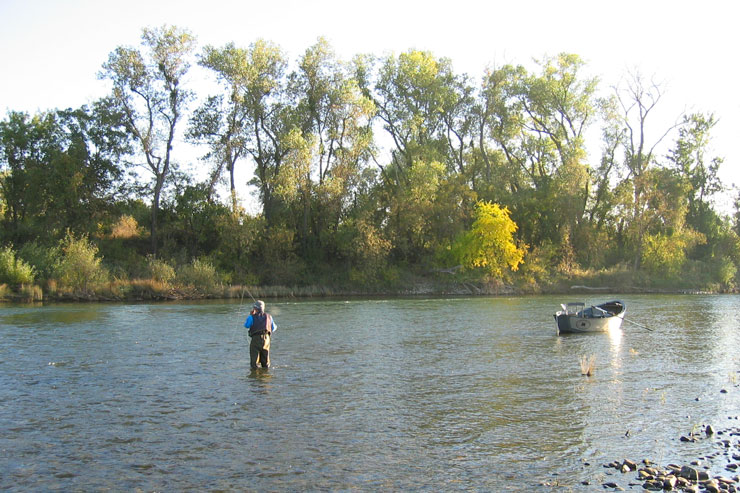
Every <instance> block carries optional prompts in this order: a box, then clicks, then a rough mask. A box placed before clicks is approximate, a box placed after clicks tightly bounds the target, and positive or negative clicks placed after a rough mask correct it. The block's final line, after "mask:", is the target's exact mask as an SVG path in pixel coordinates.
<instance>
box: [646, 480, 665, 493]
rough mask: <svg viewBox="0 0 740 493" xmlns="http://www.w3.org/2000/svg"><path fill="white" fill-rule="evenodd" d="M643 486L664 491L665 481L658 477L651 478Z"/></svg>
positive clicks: (647, 488) (651, 489)
mask: <svg viewBox="0 0 740 493" xmlns="http://www.w3.org/2000/svg"><path fill="white" fill-rule="evenodd" d="M642 487H643V488H644V489H646V490H650V491H662V490H663V481H658V480H657V479H650V480H648V481H645V484H643V485H642Z"/></svg>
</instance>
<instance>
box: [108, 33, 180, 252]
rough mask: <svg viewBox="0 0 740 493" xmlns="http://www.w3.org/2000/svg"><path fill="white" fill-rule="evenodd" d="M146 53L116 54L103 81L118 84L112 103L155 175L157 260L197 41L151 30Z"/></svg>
mask: <svg viewBox="0 0 740 493" xmlns="http://www.w3.org/2000/svg"><path fill="white" fill-rule="evenodd" d="M142 47H143V49H144V50H145V51H144V52H142V51H140V50H137V49H133V48H126V47H118V48H116V49H115V51H113V52H112V53H111V54H110V55H109V57H108V61H107V62H106V63H105V64H103V70H102V71H101V73H100V77H101V78H103V79H108V80H110V81H111V82H112V83H113V93H112V96H111V101H113V102H114V104H115V105H116V107H117V109H118V110H119V111H120V113H121V115H122V117H123V125H124V126H125V128H126V130H127V131H128V132H129V133H130V134H131V135H132V136H133V138H134V139H135V141H136V142H137V143H138V146H139V150H140V152H141V154H142V155H143V157H144V161H145V164H146V168H147V169H148V170H149V171H150V172H151V174H152V183H151V184H150V193H151V199H152V204H151V207H152V210H151V249H152V253H154V254H155V255H156V252H157V240H158V238H157V230H158V223H157V220H158V214H159V204H160V200H161V195H162V190H163V188H164V186H165V183H166V181H167V179H168V178H169V177H170V173H171V172H172V170H173V167H174V165H175V162H174V160H173V154H172V153H173V150H174V144H175V137H176V135H177V134H176V130H177V126H178V124H179V123H180V120H181V119H182V117H183V113H184V110H185V105H186V103H187V102H188V100H189V98H190V93H189V91H187V90H186V89H185V88H184V87H183V85H182V84H183V79H184V77H185V75H186V74H187V72H188V69H189V68H190V62H189V57H190V55H191V53H192V52H193V50H194V48H195V38H194V37H193V35H191V34H190V33H189V32H188V31H186V30H182V29H179V28H177V27H174V26H167V25H165V26H162V27H160V28H156V29H148V28H147V29H144V30H143V32H142Z"/></svg>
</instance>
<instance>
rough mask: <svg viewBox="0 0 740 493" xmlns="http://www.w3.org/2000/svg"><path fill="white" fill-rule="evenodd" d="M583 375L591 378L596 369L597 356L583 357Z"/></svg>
mask: <svg viewBox="0 0 740 493" xmlns="http://www.w3.org/2000/svg"><path fill="white" fill-rule="evenodd" d="M580 363H581V375H584V376H587V377H590V376H591V375H593V374H594V370H595V369H596V356H595V355H593V354H592V355H591V356H581V361H580Z"/></svg>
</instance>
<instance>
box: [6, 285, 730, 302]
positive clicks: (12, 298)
mask: <svg viewBox="0 0 740 493" xmlns="http://www.w3.org/2000/svg"><path fill="white" fill-rule="evenodd" d="M132 287H133V288H132ZM35 288H36V289H28V288H26V287H19V288H18V289H17V290H13V291H9V290H7V289H6V290H5V292H3V293H0V303H64V302H91V303H95V302H143V301H149V302H167V301H197V300H230V299H243V298H246V297H256V298H271V299H309V298H336V297H345V298H357V297H378V296H381V297H383V296H386V297H387V296H393V297H396V296H400V297H402V296H412V297H417V296H431V297H438V296H530V295H589V296H593V295H597V294H599V293H601V294H604V295H616V294H658V295H659V294H680V295H721V294H737V293H738V290H732V291H719V290H707V289H702V288H694V289H692V288H675V289H666V288H659V287H647V286H614V287H611V286H589V285H586V284H569V283H563V282H561V283H557V284H553V285H549V286H544V287H538V288H537V289H531V288H527V289H523V288H520V287H517V286H513V285H510V284H504V283H500V282H494V283H491V282H476V281H470V282H465V281H461V282H444V283H438V282H430V281H421V282H415V283H410V284H407V285H405V286H397V287H393V288H386V289H382V288H378V289H356V288H347V287H331V286H325V285H313V286H293V287H290V286H241V285H232V286H220V287H218V288H214V287H211V288H201V289H198V288H196V287H192V286H189V287H170V288H167V289H161V287H158V288H153V287H151V286H145V287H143V288H142V287H141V286H137V285H134V284H131V285H130V286H129V288H131V289H128V290H125V289H122V288H121V287H120V286H118V287H117V289H116V287H114V286H113V285H112V283H110V284H109V285H107V286H103V287H102V289H98V290H95V291H90V292H73V291H64V292H59V291H57V292H52V293H44V292H43V291H42V290H41V289H40V288H37V287H35Z"/></svg>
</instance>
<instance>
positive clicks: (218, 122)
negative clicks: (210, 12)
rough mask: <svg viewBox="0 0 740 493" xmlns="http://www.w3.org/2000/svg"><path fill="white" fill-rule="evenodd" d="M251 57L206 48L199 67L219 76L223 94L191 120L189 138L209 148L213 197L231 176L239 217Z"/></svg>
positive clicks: (233, 50)
mask: <svg viewBox="0 0 740 493" xmlns="http://www.w3.org/2000/svg"><path fill="white" fill-rule="evenodd" d="M247 59H248V53H247V51H246V50H244V49H243V48H237V47H236V46H235V45H234V44H233V43H229V44H227V45H225V46H224V47H223V48H215V47H213V46H206V47H205V48H204V49H203V53H202V55H201V57H200V60H199V62H198V63H199V64H200V65H202V66H203V67H206V68H208V69H211V70H212V71H214V72H215V73H216V77H217V79H218V81H219V82H220V83H221V85H222V88H223V91H224V92H223V93H222V94H218V95H215V96H210V97H209V98H208V99H207V100H206V101H205V102H204V103H203V104H202V105H201V106H200V107H199V108H198V109H197V110H196V111H195V113H194V114H193V116H192V117H191V119H190V126H189V129H188V137H189V138H190V139H192V140H194V141H195V142H198V143H204V144H206V145H207V146H208V149H209V150H208V153H207V154H206V155H205V156H204V159H206V160H211V161H212V162H213V163H214V168H213V171H212V173H211V179H210V183H209V190H208V191H209V196H211V197H212V196H213V194H214V189H215V186H216V183H218V181H219V180H220V179H221V177H222V175H223V174H224V172H225V171H228V173H229V185H230V192H231V209H232V212H234V213H235V214H236V212H237V207H238V202H237V194H236V182H235V179H234V170H235V167H236V163H237V161H239V160H240V159H241V158H242V157H244V156H245V155H246V153H247V149H246V142H247V136H246V132H247V131H248V129H249V127H248V114H247V104H246V99H245V97H244V96H245V94H244V91H245V84H246V83H247V77H248V68H249V66H248V62H247Z"/></svg>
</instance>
